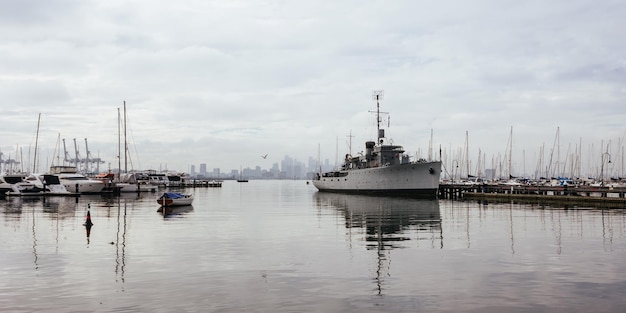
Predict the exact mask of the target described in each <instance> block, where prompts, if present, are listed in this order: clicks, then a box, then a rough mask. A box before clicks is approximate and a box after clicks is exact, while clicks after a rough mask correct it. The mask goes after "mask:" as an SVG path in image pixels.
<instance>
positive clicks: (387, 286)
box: [0, 181, 626, 312]
mask: <svg viewBox="0 0 626 313" xmlns="http://www.w3.org/2000/svg"><path fill="white" fill-rule="evenodd" d="M188 191H189V192H192V193H194V194H195V197H196V198H195V200H194V205H193V207H185V208H181V209H178V210H175V211H173V212H171V213H170V214H167V215H166V216H163V215H162V214H161V213H159V212H157V209H158V205H157V204H156V201H155V199H156V198H157V196H158V194H142V195H141V196H139V197H138V196H136V195H125V196H123V197H121V198H114V199H111V200H107V199H105V198H102V197H100V196H82V197H80V198H78V199H75V198H48V199H46V200H45V202H44V201H43V200H42V199H19V198H17V199H8V200H0V277H1V278H0V311H2V312H196V311H201V312H459V311H462V312H573V311H576V312H624V311H626V275H624V273H626V215H625V214H624V213H625V212H624V211H623V210H615V209H613V210H601V209H563V208H552V207H541V206H530V205H518V204H488V205H486V204H479V203H475V202H452V201H447V200H440V201H425V200H410V199H398V198H381V197H365V196H347V195H337V194H326V193H318V192H316V190H315V188H314V187H313V186H312V185H307V184H306V183H305V182H304V181H250V182H249V183H237V182H231V181H227V182H225V183H224V185H223V187H222V188H208V189H202V188H201V189H188ZM88 205H90V207H91V210H90V211H91V219H92V221H93V223H94V226H93V228H92V229H91V233H90V236H89V238H88V237H87V234H86V230H85V227H84V226H83V223H84V222H85V216H86V212H87V206H88Z"/></svg>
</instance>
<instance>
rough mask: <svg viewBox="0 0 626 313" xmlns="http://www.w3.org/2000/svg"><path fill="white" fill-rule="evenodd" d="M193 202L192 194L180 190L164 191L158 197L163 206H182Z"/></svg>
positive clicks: (158, 201)
mask: <svg viewBox="0 0 626 313" xmlns="http://www.w3.org/2000/svg"><path fill="white" fill-rule="evenodd" d="M192 202H193V195H192V194H184V193H179V192H164V193H163V195H161V196H160V197H159V198H158V199H157V203H158V204H160V205H162V206H181V205H191V203H192Z"/></svg>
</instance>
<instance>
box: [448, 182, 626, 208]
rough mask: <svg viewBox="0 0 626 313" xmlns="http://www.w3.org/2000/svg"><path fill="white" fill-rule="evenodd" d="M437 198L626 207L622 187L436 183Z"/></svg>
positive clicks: (624, 192) (625, 191)
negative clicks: (437, 186)
mask: <svg viewBox="0 0 626 313" xmlns="http://www.w3.org/2000/svg"><path fill="white" fill-rule="evenodd" d="M439 198H440V199H477V200H494V201H496V200H498V201H517V202H521V201H525V202H533V203H538V202H546V203H555V204H568V205H602V206H610V207H613V208H615V207H621V208H626V188H625V187H619V188H618V187H606V186H605V187H595V186H538V185H489V184H483V185H464V184H440V185H439Z"/></svg>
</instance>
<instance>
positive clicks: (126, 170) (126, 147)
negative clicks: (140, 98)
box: [124, 101, 128, 173]
mask: <svg viewBox="0 0 626 313" xmlns="http://www.w3.org/2000/svg"><path fill="white" fill-rule="evenodd" d="M127 154H128V141H126V101H124V173H128V161H127V159H126V155H127Z"/></svg>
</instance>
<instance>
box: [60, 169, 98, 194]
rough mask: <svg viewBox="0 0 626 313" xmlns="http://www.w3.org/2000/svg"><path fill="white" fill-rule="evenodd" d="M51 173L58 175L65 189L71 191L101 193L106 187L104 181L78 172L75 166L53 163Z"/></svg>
mask: <svg viewBox="0 0 626 313" xmlns="http://www.w3.org/2000/svg"><path fill="white" fill-rule="evenodd" d="M50 174H54V175H56V176H57V177H58V178H59V181H60V182H61V184H62V185H63V186H65V189H67V190H68V191H70V192H75V193H99V192H101V191H102V190H103V189H104V187H105V183H104V182H102V181H100V180H96V179H91V178H88V177H87V176H85V175H83V174H80V173H78V171H77V170H76V167H75V166H62V165H53V166H51V167H50Z"/></svg>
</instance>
